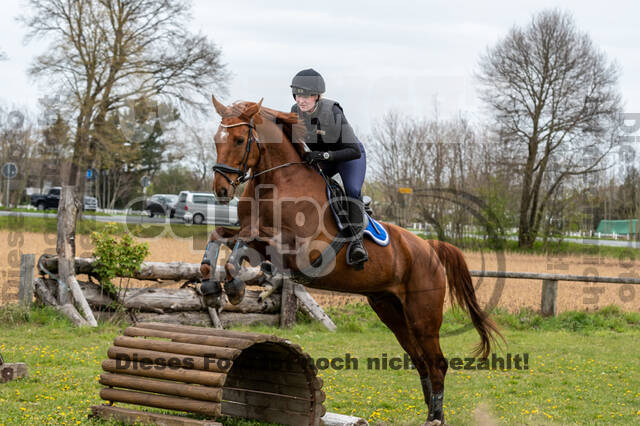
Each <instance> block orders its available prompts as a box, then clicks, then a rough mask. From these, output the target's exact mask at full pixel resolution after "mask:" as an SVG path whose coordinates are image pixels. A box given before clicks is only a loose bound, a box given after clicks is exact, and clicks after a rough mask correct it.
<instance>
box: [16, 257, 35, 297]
mask: <svg viewBox="0 0 640 426" xmlns="http://www.w3.org/2000/svg"><path fill="white" fill-rule="evenodd" d="M35 264H36V255H35V254H23V255H21V256H20V288H19V289H18V300H19V302H20V304H21V305H23V306H26V307H28V308H29V307H31V303H32V302H33V268H34V266H35Z"/></svg>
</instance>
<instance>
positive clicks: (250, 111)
mask: <svg viewBox="0 0 640 426" xmlns="http://www.w3.org/2000/svg"><path fill="white" fill-rule="evenodd" d="M263 100H264V98H262V99H260V101H259V102H258V103H257V104H253V105H251V106H249V107H247V109H245V110H244V111H242V116H243V117H246V118H247V119H251V117H253V116H254V115H256V114H257V113H259V112H260V108H261V107H262V101H263Z"/></svg>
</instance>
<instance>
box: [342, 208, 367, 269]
mask: <svg viewBox="0 0 640 426" xmlns="http://www.w3.org/2000/svg"><path fill="white" fill-rule="evenodd" d="M364 224H365V219H364V205H363V203H362V200H356V199H350V200H349V228H350V230H351V232H350V234H351V235H350V237H351V239H352V242H351V243H350V244H349V247H348V248H347V263H348V264H349V265H353V266H354V267H356V269H361V268H362V264H363V263H364V262H366V261H367V260H369V255H368V254H367V249H365V248H364V244H363V243H362V232H363V231H364Z"/></svg>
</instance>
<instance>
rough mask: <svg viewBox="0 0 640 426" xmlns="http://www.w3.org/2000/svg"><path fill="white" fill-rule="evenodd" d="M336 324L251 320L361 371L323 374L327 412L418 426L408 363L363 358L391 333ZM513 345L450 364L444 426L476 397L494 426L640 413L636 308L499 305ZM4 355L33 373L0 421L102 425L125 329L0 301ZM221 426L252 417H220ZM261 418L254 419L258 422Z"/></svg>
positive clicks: (632, 417) (463, 336)
mask: <svg viewBox="0 0 640 426" xmlns="http://www.w3.org/2000/svg"><path fill="white" fill-rule="evenodd" d="M329 314H330V315H331V316H332V318H333V319H334V321H335V322H336V324H337V325H338V331H337V332H335V333H330V332H327V331H326V330H324V329H323V328H322V327H321V326H320V325H319V324H318V323H315V322H314V323H311V322H308V321H301V322H299V323H298V324H297V325H296V326H295V327H294V328H292V329H290V330H280V329H277V328H272V327H267V326H258V327H250V328H248V327H244V328H240V329H241V330H250V331H257V332H264V333H269V334H276V335H278V336H281V337H284V338H287V339H290V340H292V341H293V342H295V343H298V344H300V345H302V346H303V348H304V350H305V351H306V352H308V353H309V354H310V355H311V356H312V357H313V358H314V359H316V360H318V359H319V358H322V357H325V358H328V359H335V358H336V357H343V358H344V357H345V354H347V353H349V354H350V356H351V357H352V358H357V359H358V362H359V365H358V368H357V369H354V368H352V369H350V370H333V369H326V370H321V371H320V372H319V375H320V376H321V377H322V379H323V381H324V387H323V389H324V391H325V393H326V394H327V400H326V402H325V405H326V407H327V410H328V411H333V412H338V413H343V414H353V415H358V416H362V417H364V418H366V419H367V420H369V421H370V422H371V423H372V424H376V423H382V424H394V425H395V424H407V425H414V424H415V425H417V424H421V423H422V422H424V420H425V419H426V416H427V410H426V407H425V405H424V403H423V397H422V393H421V391H420V383H419V379H418V375H417V373H416V372H415V371H414V370H405V369H400V370H391V369H380V370H372V369H368V368H367V366H366V362H365V361H366V360H367V358H382V357H383V356H384V355H383V354H386V357H387V358H388V359H390V358H392V357H402V356H403V354H404V353H403V351H402V349H401V348H400V346H399V345H398V343H397V342H396V340H395V338H394V337H393V335H392V333H391V332H390V331H389V330H387V329H386V328H385V327H384V326H383V325H382V324H381V323H380V321H378V320H377V318H376V317H375V314H374V313H373V312H372V310H371V309H370V308H369V307H368V306H365V305H349V306H346V307H341V308H334V309H331V310H329ZM495 318H496V320H497V321H498V323H499V324H501V326H502V330H503V332H504V334H505V337H506V338H507V342H508V346H506V347H504V348H501V349H500V350H498V352H497V354H498V355H500V356H505V354H506V353H511V354H524V353H527V354H528V369H521V370H517V369H510V370H505V371H502V370H488V371H487V370H464V369H459V370H454V369H453V368H450V369H449V373H448V374H447V379H446V388H445V411H446V417H447V421H448V422H449V423H450V424H455V425H466V424H474V421H473V414H472V412H473V410H474V409H475V408H476V407H477V406H478V405H479V404H483V405H484V406H486V407H487V409H488V411H489V412H490V414H491V415H492V416H493V417H494V418H496V419H497V420H498V422H499V423H501V424H532V425H539V424H583V423H587V424H596V423H600V424H612V423H615V424H638V422H639V421H640V357H639V356H638V351H639V350H640V315H638V314H637V313H623V312H620V311H619V310H618V309H617V308H615V307H609V308H605V309H603V310H601V311H599V312H597V313H582V312H578V313H576V312H567V313H564V314H562V315H560V316H558V317H557V318H542V317H540V316H539V315H537V314H535V313H533V312H530V311H522V312H520V313H518V314H507V313H504V312H498V313H496V315H495ZM0 323H2V324H3V332H2V333H3V334H2V341H1V342H0V351H1V352H2V354H3V355H4V357H5V360H6V361H7V362H26V363H27V364H28V366H29V370H30V377H29V378H28V379H26V380H21V381H14V382H10V383H6V384H4V385H0V406H1V407H2V410H0V425H2V424H6V425H13V424H42V423H47V424H76V423H77V422H82V423H89V424H106V423H102V422H99V421H97V420H91V421H88V420H87V417H86V416H87V414H88V412H89V406H91V405H94V404H100V403H102V401H101V400H100V398H99V396H98V392H99V389H100V385H99V384H98V382H97V379H98V376H99V374H100V372H101V367H100V363H101V361H102V360H103V359H105V358H106V351H107V348H108V347H109V346H110V344H111V342H112V341H113V339H114V337H115V336H117V335H120V334H121V330H122V328H123V326H117V325H113V324H101V325H100V327H99V328H98V329H88V328H83V329H77V328H74V327H72V326H71V325H70V324H69V323H68V321H67V320H66V319H63V318H61V317H59V316H58V314H57V313H56V312H55V311H52V310H50V309H34V310H32V311H29V312H25V311H24V310H22V309H20V308H17V307H15V306H9V307H4V308H0ZM466 324H468V319H467V318H466V316H465V315H463V314H462V313H461V312H459V311H449V312H447V313H446V315H445V321H444V324H443V327H442V334H443V335H446V336H447V337H443V338H442V339H441V344H442V347H443V351H444V353H445V356H446V357H447V358H448V359H450V360H451V359H452V358H454V357H460V358H464V357H468V356H470V353H471V350H472V348H473V345H474V344H475V343H476V342H477V340H478V336H477V334H476V333H475V331H474V330H467V331H465V332H463V333H460V334H452V333H449V332H450V331H452V330H457V329H460V328H461V327H463V326H465V325H466ZM223 422H224V424H226V425H240V424H248V423H246V422H244V421H238V420H230V419H223ZM253 424H258V423H253Z"/></svg>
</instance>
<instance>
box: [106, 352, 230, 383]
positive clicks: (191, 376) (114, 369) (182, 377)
mask: <svg viewBox="0 0 640 426" xmlns="http://www.w3.org/2000/svg"><path fill="white" fill-rule="evenodd" d="M102 369H103V370H104V371H108V372H110V373H119V374H131V375H135V376H142V377H153V378H156V379H165V380H173V381H176V382H184V383H197V384H200V385H205V386H216V387H220V386H222V385H223V384H224V382H225V379H226V377H227V375H226V374H224V373H215V372H211V371H200V370H189V369H185V368H171V367H169V368H157V366H154V365H153V364H143V363H139V364H138V365H133V363H128V364H125V363H122V362H118V361H116V360H115V359H106V360H104V361H102Z"/></svg>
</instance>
